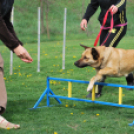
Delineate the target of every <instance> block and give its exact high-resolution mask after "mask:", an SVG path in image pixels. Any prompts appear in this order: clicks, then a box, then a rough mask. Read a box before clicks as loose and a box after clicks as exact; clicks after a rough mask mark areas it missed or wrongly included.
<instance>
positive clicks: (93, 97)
mask: <svg viewBox="0 0 134 134" xmlns="http://www.w3.org/2000/svg"><path fill="white" fill-rule="evenodd" d="M94 100H95V85H94V86H93V89H92V101H94Z"/></svg>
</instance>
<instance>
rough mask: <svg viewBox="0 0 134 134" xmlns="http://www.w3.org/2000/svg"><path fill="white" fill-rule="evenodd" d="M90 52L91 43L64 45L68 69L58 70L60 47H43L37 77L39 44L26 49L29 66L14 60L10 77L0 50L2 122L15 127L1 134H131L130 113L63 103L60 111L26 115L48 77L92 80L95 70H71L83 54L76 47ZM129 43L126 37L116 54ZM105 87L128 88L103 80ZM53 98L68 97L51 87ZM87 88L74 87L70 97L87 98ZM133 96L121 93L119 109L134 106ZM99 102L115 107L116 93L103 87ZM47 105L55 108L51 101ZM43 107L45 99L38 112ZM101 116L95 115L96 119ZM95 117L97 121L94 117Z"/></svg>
mask: <svg viewBox="0 0 134 134" xmlns="http://www.w3.org/2000/svg"><path fill="white" fill-rule="evenodd" d="M80 43H82V44H85V45H88V46H93V43H94V39H92V40H68V41H67V42H66V69H65V70H62V41H51V42H42V43H41V60H40V63H41V68H40V69H41V71H40V72H39V73H37V44H26V45H25V48H26V49H27V50H28V51H29V53H30V54H31V56H32V57H33V60H34V61H33V63H31V64H25V63H23V62H22V61H20V60H19V59H18V58H17V57H16V56H15V55H14V62H13V75H9V57H10V53H9V50H8V49H7V48H6V47H5V46H4V45H3V46H0V49H1V55H2V57H3V59H4V62H5V65H4V66H5V77H4V79H5V81H6V87H7V94H8V104H7V110H6V112H5V113H4V115H3V116H4V117H5V118H7V120H9V121H11V122H15V123H19V124H20V125H21V128H20V129H19V130H2V129H0V134H14V133H15V134H133V131H134V127H133V126H132V127H130V126H128V124H129V123H132V122H133V120H134V113H133V109H126V108H117V107H110V106H103V105H97V104H91V103H84V102H77V101H69V100H61V101H62V105H56V106H54V107H46V108H41V109H37V110H32V111H31V110H29V108H32V107H33V106H34V104H35V102H36V101H37V100H38V99H39V97H40V95H41V94H42V93H43V92H44V90H45V89H46V77H47V76H51V77H58V78H69V79H77V80H90V78H91V77H92V76H93V75H95V70H94V69H93V68H90V67H87V68H83V69H79V68H77V67H75V66H74V62H75V61H76V60H78V59H79V58H80V56H81V53H82V52H83V48H82V47H80V46H79V44H80ZM133 44H134V40H133V37H125V38H124V39H123V40H122V41H121V42H120V43H119V45H118V47H119V48H124V49H133V48H134V45H133ZM106 82H107V83H116V84H124V85H126V81H125V78H124V77H122V78H107V80H106ZM50 87H51V89H52V90H53V92H54V93H55V94H57V95H63V96H67V94H68V93H67V88H68V83H67V82H59V81H51V85H50ZM86 88H87V84H79V83H73V92H72V96H73V97H77V98H85V97H86V95H87V94H88V93H87V92H86ZM133 94H134V91H127V90H125V89H124V91H123V104H129V105H134V97H133ZM97 100H100V101H107V102H115V103H118V88H114V87H104V88H103V95H102V97H101V98H99V99H97ZM51 104H57V102H56V101H55V100H54V99H51ZM45 105H46V99H45V98H44V99H43V100H42V102H41V104H40V106H45ZM98 114H99V115H98ZM97 115H98V116H97Z"/></svg>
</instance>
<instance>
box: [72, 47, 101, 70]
mask: <svg viewBox="0 0 134 134" xmlns="http://www.w3.org/2000/svg"><path fill="white" fill-rule="evenodd" d="M81 46H82V47H84V48H85V51H84V52H83V53H82V56H81V58H80V59H79V60H78V61H76V62H75V63H74V64H75V66H77V67H79V68H83V67H86V66H91V67H94V68H98V67H99V66H100V64H101V63H100V53H99V51H98V50H97V49H96V48H94V47H93V48H92V47H87V46H84V45H81Z"/></svg>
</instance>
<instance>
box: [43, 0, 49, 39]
mask: <svg viewBox="0 0 134 134" xmlns="http://www.w3.org/2000/svg"><path fill="white" fill-rule="evenodd" d="M44 1H45V16H46V29H47V37H48V39H50V32H49V21H48V12H49V2H48V0H44Z"/></svg>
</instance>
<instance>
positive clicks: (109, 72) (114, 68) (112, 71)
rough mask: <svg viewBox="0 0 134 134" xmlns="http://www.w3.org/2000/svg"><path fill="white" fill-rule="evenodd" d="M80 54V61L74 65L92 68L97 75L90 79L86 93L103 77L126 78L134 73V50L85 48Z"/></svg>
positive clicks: (101, 47) (102, 47)
mask: <svg viewBox="0 0 134 134" xmlns="http://www.w3.org/2000/svg"><path fill="white" fill-rule="evenodd" d="M81 46H82V47H84V48H85V51H84V52H83V53H82V57H81V59H79V60H78V61H76V62H75V63H74V64H75V65H76V66H77V67H80V68H83V67H86V66H91V67H94V68H95V69H96V71H97V74H96V75H95V76H94V77H93V78H91V80H90V83H89V85H88V87H87V92H89V91H91V90H92V88H93V85H94V83H95V82H96V81H101V80H102V79H103V78H104V77H105V76H114V77H121V76H125V77H127V76H128V74H129V73H131V72H133V71H134V50H124V49H119V48H113V47H105V46H98V47H93V48H91V47H87V46H84V45H81Z"/></svg>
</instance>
